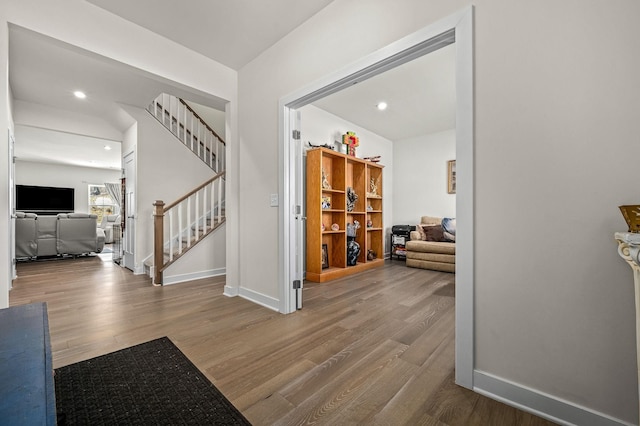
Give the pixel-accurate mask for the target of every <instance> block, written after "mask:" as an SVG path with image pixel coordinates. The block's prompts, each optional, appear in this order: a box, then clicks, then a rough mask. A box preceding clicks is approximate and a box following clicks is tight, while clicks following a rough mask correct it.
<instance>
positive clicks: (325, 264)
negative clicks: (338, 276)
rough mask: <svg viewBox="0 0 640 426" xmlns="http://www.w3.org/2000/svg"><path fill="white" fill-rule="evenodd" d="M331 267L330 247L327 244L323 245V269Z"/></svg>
mask: <svg viewBox="0 0 640 426" xmlns="http://www.w3.org/2000/svg"><path fill="white" fill-rule="evenodd" d="M328 267H329V247H328V246H327V245H326V244H323V245H322V269H327V268H328Z"/></svg>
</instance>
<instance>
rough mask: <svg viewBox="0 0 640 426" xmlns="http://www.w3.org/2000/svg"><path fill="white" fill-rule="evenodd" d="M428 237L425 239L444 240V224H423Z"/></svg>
mask: <svg viewBox="0 0 640 426" xmlns="http://www.w3.org/2000/svg"><path fill="white" fill-rule="evenodd" d="M422 230H423V231H424V233H425V235H426V238H425V240H424V241H444V231H443V230H442V225H422Z"/></svg>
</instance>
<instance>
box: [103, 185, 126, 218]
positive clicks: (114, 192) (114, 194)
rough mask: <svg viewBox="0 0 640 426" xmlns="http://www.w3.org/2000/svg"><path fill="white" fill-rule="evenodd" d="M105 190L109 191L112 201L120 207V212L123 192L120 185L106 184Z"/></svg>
mask: <svg viewBox="0 0 640 426" xmlns="http://www.w3.org/2000/svg"><path fill="white" fill-rule="evenodd" d="M104 186H105V188H106V189H107V193H108V194H109V195H110V196H111V199H112V200H113V201H114V202H115V203H116V205H117V206H118V212H120V210H121V206H122V191H121V189H120V188H121V187H120V184H119V183H105V184H104Z"/></svg>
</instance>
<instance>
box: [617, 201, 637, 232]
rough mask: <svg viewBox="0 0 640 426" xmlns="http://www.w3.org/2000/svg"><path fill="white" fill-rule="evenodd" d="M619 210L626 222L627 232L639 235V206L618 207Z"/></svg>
mask: <svg viewBox="0 0 640 426" xmlns="http://www.w3.org/2000/svg"><path fill="white" fill-rule="evenodd" d="M619 208H620V211H621V212H622V216H623V217H624V220H625V221H626V222H627V226H628V227H629V232H634V233H636V234H638V233H640V205H633V206H619Z"/></svg>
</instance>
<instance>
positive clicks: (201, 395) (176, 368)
mask: <svg viewBox="0 0 640 426" xmlns="http://www.w3.org/2000/svg"><path fill="white" fill-rule="evenodd" d="M54 379H55V387H56V409H57V414H58V425H76V424H82V425H130V424H135V425H250V423H249V422H248V421H247V419H245V417H244V416H243V415H242V414H241V413H240V412H239V411H238V410H237V409H236V408H235V407H234V406H233V405H232V404H231V403H230V402H229V400H227V398H225V396H224V395H223V394H222V393H220V391H219V390H218V389H216V387H215V386H214V385H213V384H212V383H211V382H210V381H209V380H208V379H207V378H206V376H205V375H204V374H202V373H201V372H200V371H199V370H198V369H197V368H196V367H195V365H193V364H192V363H191V361H189V359H188V358H187V357H186V356H185V355H184V354H183V353H182V352H180V349H178V348H177V347H176V346H175V345H174V344H173V342H171V340H169V339H168V338H167V337H162V338H160V339H156V340H152V341H150V342H147V343H142V344H140V345H136V346H132V347H130V348H126V349H122V350H119V351H117V352H113V353H110V354H107V355H102V356H99V357H96V358H92V359H89V360H87V361H82V362H78V363H75V364H71V365H68V366H66V367H61V368H57V369H56V370H55V376H54Z"/></svg>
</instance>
